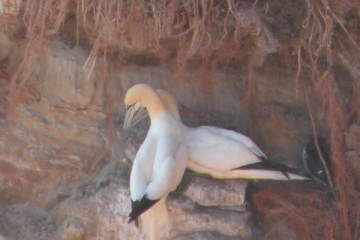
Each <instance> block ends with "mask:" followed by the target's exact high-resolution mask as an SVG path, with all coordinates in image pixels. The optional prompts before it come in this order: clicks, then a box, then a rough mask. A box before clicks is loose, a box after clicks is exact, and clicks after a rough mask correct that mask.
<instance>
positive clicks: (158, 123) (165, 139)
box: [124, 84, 188, 223]
mask: <svg viewBox="0 0 360 240" xmlns="http://www.w3.org/2000/svg"><path fill="white" fill-rule="evenodd" d="M125 105H126V109H127V110H126V115H125V121H124V129H125V130H126V129H128V128H129V127H131V126H133V124H134V120H135V121H138V120H139V118H138V117H139V116H140V118H141V115H142V114H141V110H142V109H143V108H146V109H147V111H148V113H149V116H150V121H151V125H150V128H149V130H148V133H147V135H146V137H145V140H144V142H143V143H142V145H141V146H140V148H139V150H138V152H137V154H136V157H135V159H134V162H133V166H132V169H131V174H130V192H131V201H132V211H131V213H130V214H129V223H130V222H132V221H134V220H135V219H137V218H138V217H139V216H140V215H142V214H143V213H144V212H146V211H147V210H148V209H149V208H151V207H152V206H153V205H154V204H155V203H157V202H158V201H159V200H160V199H163V201H160V202H159V203H161V202H162V203H163V204H164V205H165V201H164V199H165V198H166V196H167V194H168V193H169V192H171V191H173V190H175V189H176V187H177V186H178V184H179V183H180V181H181V179H182V176H183V174H184V172H185V169H186V165H187V159H188V158H187V150H186V146H185V144H184V135H183V126H182V125H181V124H179V123H180V122H179V121H178V120H177V119H176V118H175V117H174V115H172V114H171V113H170V112H169V111H167V109H166V108H165V106H164V105H163V102H162V101H161V99H160V97H159V95H158V94H157V93H156V91H155V90H154V89H153V88H151V87H150V86H148V85H146V84H137V85H135V86H133V87H131V88H130V89H129V90H128V91H127V93H126V95H125ZM165 208H166V206H165ZM162 209H163V210H164V208H162ZM165 210H166V209H165ZM144 215H145V214H144Z"/></svg>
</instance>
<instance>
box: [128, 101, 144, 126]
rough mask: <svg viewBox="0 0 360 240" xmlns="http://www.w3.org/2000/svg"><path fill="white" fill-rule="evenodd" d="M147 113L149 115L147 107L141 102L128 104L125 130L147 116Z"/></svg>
mask: <svg viewBox="0 0 360 240" xmlns="http://www.w3.org/2000/svg"><path fill="white" fill-rule="evenodd" d="M146 115H147V111H146V108H145V107H143V106H141V105H139V104H134V105H131V106H126V114H125V121H124V130H125V131H127V130H128V129H130V128H131V127H133V126H134V125H136V124H137V123H138V122H140V121H141V120H142V119H143V118H145V117H146Z"/></svg>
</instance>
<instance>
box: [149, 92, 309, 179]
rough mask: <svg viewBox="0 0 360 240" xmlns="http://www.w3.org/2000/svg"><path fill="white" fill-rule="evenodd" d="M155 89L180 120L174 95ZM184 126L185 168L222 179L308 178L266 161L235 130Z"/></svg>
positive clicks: (288, 168) (298, 171)
mask: <svg viewBox="0 0 360 240" xmlns="http://www.w3.org/2000/svg"><path fill="white" fill-rule="evenodd" d="M156 91H157V92H158V94H159V95H160V97H161V100H162V101H163V104H164V105H165V106H166V108H167V109H168V111H170V112H171V113H172V114H173V115H174V116H175V118H176V119H178V120H179V121H180V123H181V118H180V114H179V109H178V107H177V103H176V100H175V99H174V98H173V96H172V95H171V94H170V93H168V92H166V91H165V90H162V89H157V90H156ZM181 124H182V123H181ZM182 125H183V124H182ZM183 126H184V127H183V129H184V133H185V142H186V146H187V148H188V157H189V160H188V165H187V167H188V168H189V169H190V170H192V171H194V172H197V173H201V174H207V175H210V176H212V177H214V178H221V179H234V178H242V179H272V180H305V179H308V177H306V175H305V174H304V173H302V172H301V171H300V170H297V169H294V168H290V167H287V166H285V165H282V164H279V163H276V162H272V161H270V160H268V159H267V157H266V155H265V154H264V153H263V152H262V151H261V150H260V148H259V147H258V146H257V145H256V144H255V143H254V142H253V141H252V140H251V139H250V138H248V137H247V136H245V135H242V134H240V133H238V132H235V131H232V130H226V129H222V128H217V127H212V126H201V127H195V128H189V127H186V126H185V125H183Z"/></svg>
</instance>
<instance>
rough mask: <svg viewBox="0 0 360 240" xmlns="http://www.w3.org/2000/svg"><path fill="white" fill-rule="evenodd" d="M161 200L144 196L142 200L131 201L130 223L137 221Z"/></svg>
mask: <svg viewBox="0 0 360 240" xmlns="http://www.w3.org/2000/svg"><path fill="white" fill-rule="evenodd" d="M159 200H160V199H156V200H150V199H148V198H147V197H146V196H144V197H143V198H142V199H141V200H140V201H131V206H132V211H131V213H130V214H129V221H128V223H131V222H133V221H135V220H136V219H137V218H138V217H139V216H140V215H141V214H143V213H144V212H146V211H147V210H148V209H149V208H151V207H152V206H154V205H155V203H157V202H158V201H159Z"/></svg>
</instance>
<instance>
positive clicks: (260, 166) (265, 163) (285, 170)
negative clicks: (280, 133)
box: [233, 158, 308, 180]
mask: <svg viewBox="0 0 360 240" xmlns="http://www.w3.org/2000/svg"><path fill="white" fill-rule="evenodd" d="M261 160H262V161H261V162H256V163H251V164H247V165H244V166H241V167H239V168H235V169H233V170H237V169H243V170H246V169H248V170H250V169H254V170H255V169H256V170H272V171H279V172H281V173H282V174H284V176H285V177H286V178H287V179H288V180H291V178H290V175H289V174H295V175H299V176H302V177H308V176H307V174H306V173H304V172H302V171H300V170H299V169H296V168H291V167H288V166H285V165H282V164H279V163H275V162H271V161H269V160H267V159H266V158H264V159H261Z"/></svg>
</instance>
